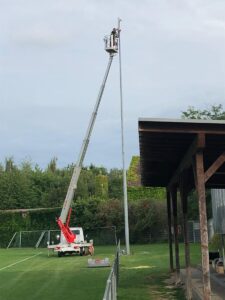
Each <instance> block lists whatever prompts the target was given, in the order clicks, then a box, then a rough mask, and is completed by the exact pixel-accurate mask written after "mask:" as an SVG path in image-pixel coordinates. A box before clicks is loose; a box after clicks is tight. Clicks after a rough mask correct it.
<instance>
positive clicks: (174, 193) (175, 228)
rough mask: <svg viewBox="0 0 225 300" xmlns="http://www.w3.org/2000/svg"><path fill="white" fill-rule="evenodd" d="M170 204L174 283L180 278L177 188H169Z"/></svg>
mask: <svg viewBox="0 0 225 300" xmlns="http://www.w3.org/2000/svg"><path fill="white" fill-rule="evenodd" d="M171 195H172V205H173V231H174V245H175V262H176V284H178V283H179V282H180V281H181V280H180V258H179V242H178V225H177V188H176V187H173V188H172V189H171Z"/></svg>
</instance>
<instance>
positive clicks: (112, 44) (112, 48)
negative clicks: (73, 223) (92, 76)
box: [57, 29, 118, 243]
mask: <svg viewBox="0 0 225 300" xmlns="http://www.w3.org/2000/svg"><path fill="white" fill-rule="evenodd" d="M105 50H106V51H107V52H108V53H109V61H108V65H107V68H106V71H105V75H104V78H103V82H102V85H101V87H100V90H99V93H98V97H97V101H96V104H95V107H94V111H93V113H92V115H91V119H90V122H89V126H88V128H87V132H86V135H85V138H84V140H83V143H82V146H81V149H80V153H79V156H78V160H77V163H76V166H75V167H74V170H73V174H72V178H71V180H70V184H69V188H68V191H67V194H66V198H65V201H64V204H63V208H62V211H61V215H60V217H59V218H58V219H57V223H58V225H59V227H60V229H61V230H62V232H63V234H64V236H65V238H66V240H67V242H69V243H72V242H74V240H75V238H76V236H75V234H74V233H73V232H71V231H70V229H69V224H68V223H69V222H68V221H69V220H68V221H67V217H68V213H69V210H70V207H71V202H72V200H73V197H74V193H75V190H76V188H77V182H78V179H79V176H80V172H81V169H82V164H83V160H84V157H85V154H86V151H87V147H88V144H89V141H90V136H91V133H92V129H93V127H94V123H95V120H96V116H97V113H98V108H99V105H100V102H101V98H102V95H103V91H104V88H105V84H106V81H107V78H108V74H109V71H110V67H111V64H112V60H113V57H114V55H115V54H116V53H117V51H118V34H117V29H113V31H112V33H111V35H110V36H109V37H108V38H107V37H106V38H105Z"/></svg>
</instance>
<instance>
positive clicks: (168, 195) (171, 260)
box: [166, 190, 174, 272]
mask: <svg viewBox="0 0 225 300" xmlns="http://www.w3.org/2000/svg"><path fill="white" fill-rule="evenodd" d="M166 198H167V217H168V242H169V253H170V271H171V272H173V271H174V268H173V240H172V230H171V225H172V224H171V199H170V192H169V190H167V191H166Z"/></svg>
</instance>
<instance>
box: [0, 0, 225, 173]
mask: <svg viewBox="0 0 225 300" xmlns="http://www.w3.org/2000/svg"><path fill="white" fill-rule="evenodd" d="M118 17H120V18H121V19H122V20H123V21H122V24H121V26H122V32H121V45H122V70H123V93H124V118H125V150H126V162H127V165H128V164H129V162H130V159H131V157H132V155H138V154H139V145H138V118H139V117H160V118H161V117H167V118H168V117H171V118H178V117H180V115H181V111H183V110H186V109H187V107H188V106H189V105H193V106H195V107H197V108H207V107H209V105H210V104H218V103H221V104H224V101H225V2H224V0H221V1H220V0H183V1H182V0H167V1H166V0H149V1H147V0H142V1H138V0H114V1H113V0H112V1H103V0H39V1H37V0H36V1H34V0H0V101H1V102H0V104H1V106H0V109H1V118H0V123H1V125H0V139H1V146H0V161H2V162H3V161H4V159H5V157H8V156H13V157H14V159H15V161H16V162H17V163H21V161H23V160H24V159H29V160H31V161H32V162H33V163H38V164H39V165H40V166H41V167H42V168H44V167H46V165H47V163H48V162H49V161H50V159H51V158H52V157H54V156H55V157H58V165H59V166H60V167H62V166H66V165H67V164H69V163H72V162H74V161H76V159H77V156H78V152H79V149H80V146H81V143H82V140H83V137H84V133H85V131H86V128H87V125H88V122H89V118H90V114H91V112H92V109H93V106H94V104H95V101H96V96H97V94H98V90H99V88H100V84H101V82H102V79H103V75H104V72H105V68H106V65H107V61H108V54H107V53H106V52H105V51H104V49H103V48H104V45H103V37H104V35H106V34H108V33H110V31H111V29H112V28H113V27H115V25H116V24H117V18H118ZM118 68H119V66H118V57H116V58H115V60H114V62H113V65H112V69H111V73H110V75H109V78H108V82H107V85H106V90H105V93H104V95H103V99H102V104H101V107H100V110H99V115H98V117H97V121H96V125H95V128H94V131H93V135H92V138H91V143H90V146H89V148H88V152H87V155H86V158H85V163H84V164H85V165H88V164H90V163H94V164H96V165H103V166H106V167H108V168H112V167H121V146H120V145H121V137H120V102H119V76H118V75H119V73H118V70H119V69H118Z"/></svg>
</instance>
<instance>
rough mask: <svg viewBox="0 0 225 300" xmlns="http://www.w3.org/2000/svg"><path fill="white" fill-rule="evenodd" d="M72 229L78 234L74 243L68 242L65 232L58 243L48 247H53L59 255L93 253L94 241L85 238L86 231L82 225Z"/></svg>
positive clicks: (71, 228)
mask: <svg viewBox="0 0 225 300" xmlns="http://www.w3.org/2000/svg"><path fill="white" fill-rule="evenodd" d="M70 230H71V231H72V232H73V233H74V234H75V235H76V240H75V242H74V243H68V242H67V241H66V238H65V237H64V235H63V233H62V232H61V235H60V237H59V238H60V243H59V244H57V245H48V249H53V250H54V252H55V253H58V256H59V257H60V256H64V255H66V254H79V255H80V256H82V255H88V254H91V255H92V254H93V251H94V247H93V241H92V240H91V241H90V242H87V241H85V240H84V232H83V228H82V227H70Z"/></svg>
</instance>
